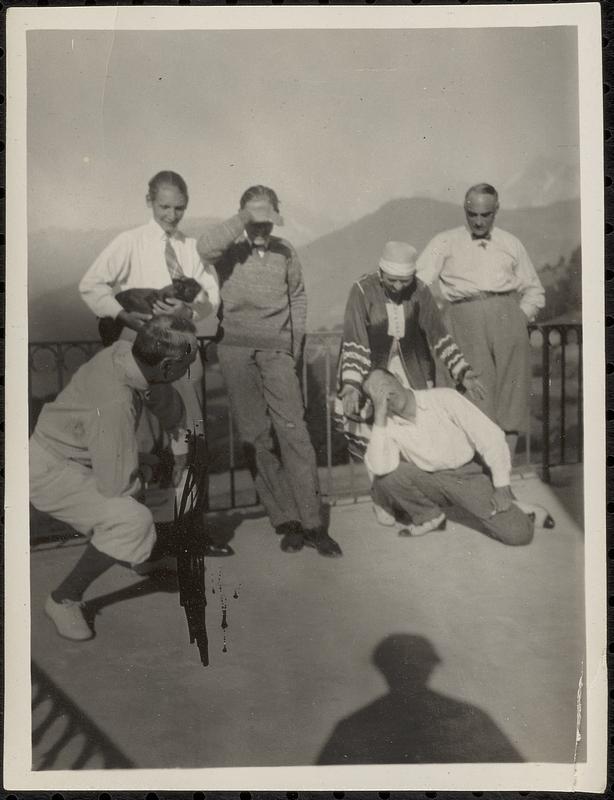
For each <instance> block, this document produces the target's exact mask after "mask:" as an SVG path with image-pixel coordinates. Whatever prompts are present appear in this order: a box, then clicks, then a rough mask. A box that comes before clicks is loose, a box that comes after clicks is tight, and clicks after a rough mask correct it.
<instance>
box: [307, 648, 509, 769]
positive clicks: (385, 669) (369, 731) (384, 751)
mask: <svg viewBox="0 0 614 800" xmlns="http://www.w3.org/2000/svg"><path fill="white" fill-rule="evenodd" d="M439 662H440V659H439V657H438V655H437V653H436V652H435V650H434V648H433V646H432V645H431V643H430V642H429V641H428V640H427V639H425V638H423V637H422V636H413V635H409V634H393V635H391V636H388V637H386V639H384V640H383V641H382V642H380V644H379V645H378V646H377V647H376V648H375V651H374V653H373V663H374V664H375V666H376V667H377V668H378V669H379V670H380V672H381V673H382V674H383V676H384V678H385V679H386V682H387V683H388V687H389V692H388V694H386V695H384V696H383V697H380V698H378V699H377V700H375V701H374V702H373V703H370V704H369V705H368V706H365V707H364V708H361V709H359V710H358V711H356V712H354V713H353V714H351V715H350V716H349V717H346V718H345V719H343V720H341V721H340V722H339V723H338V724H337V725H336V726H335V728H334V729H333V732H332V734H331V736H330V738H329V740H328V741H327V743H326V744H325V746H324V748H323V749H322V751H321V753H320V755H319V757H318V759H317V761H316V763H317V764H454V763H481V762H491V763H505V762H520V761H523V760H524V759H523V758H522V756H521V755H520V753H518V751H517V750H516V749H515V748H514V746H513V745H512V743H511V742H510V741H509V740H508V739H507V737H506V736H505V734H504V733H503V732H502V731H501V730H500V729H499V728H498V727H497V725H496V724H495V723H494V722H493V720H492V719H491V718H490V717H489V716H488V714H486V713H485V712H484V711H481V710H480V709H479V708H477V707H476V706H472V705H470V704H468V703H463V702H461V701H459V700H455V699H453V698H452V697H447V696H446V695H443V694H440V693H439V692H434V691H432V690H431V689H429V688H428V687H427V683H428V681H429V678H430V676H431V673H432V672H433V669H434V668H435V666H436V665H437V664H438V663H439Z"/></svg>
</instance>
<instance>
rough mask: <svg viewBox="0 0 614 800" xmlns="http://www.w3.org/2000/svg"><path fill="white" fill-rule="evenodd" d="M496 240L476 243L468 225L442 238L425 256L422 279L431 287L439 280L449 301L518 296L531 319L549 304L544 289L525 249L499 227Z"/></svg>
mask: <svg viewBox="0 0 614 800" xmlns="http://www.w3.org/2000/svg"><path fill="white" fill-rule="evenodd" d="M490 236H491V238H490V239H472V238H471V233H470V231H469V230H468V229H467V227H465V226H464V225H461V227H459V228H454V229H453V230H450V231H444V232H443V233H439V234H437V236H435V237H434V238H433V239H431V241H430V242H429V244H428V245H427V246H426V247H425V249H424V251H423V252H422V253H421V255H420V257H419V259H418V262H417V270H418V277H419V278H420V279H421V280H422V281H423V282H424V283H426V284H427V285H430V284H432V283H433V282H434V281H436V280H437V279H438V278H439V288H440V289H441V293H442V295H443V296H444V297H445V299H446V300H449V301H451V302H454V301H455V300H460V299H462V298H464V297H471V295H474V294H477V293H478V292H480V291H482V292H518V294H519V295H520V308H521V309H522V310H523V312H524V313H525V315H526V316H527V318H528V319H529V320H533V319H535V315H536V314H537V312H538V311H539V309H540V308H543V307H544V305H545V302H546V300H545V294H544V287H543V286H542V284H541V282H540V280H539V278H538V276H537V272H536V271H535V267H534V266H533V264H532V263H531V259H530V258H529V256H528V254H527V251H526V250H525V248H524V246H523V245H522V243H521V242H520V240H519V239H517V238H516V237H515V236H513V235H512V234H511V233H507V232H506V231H502V230H501V229H500V228H493V229H492V230H491V233H490Z"/></svg>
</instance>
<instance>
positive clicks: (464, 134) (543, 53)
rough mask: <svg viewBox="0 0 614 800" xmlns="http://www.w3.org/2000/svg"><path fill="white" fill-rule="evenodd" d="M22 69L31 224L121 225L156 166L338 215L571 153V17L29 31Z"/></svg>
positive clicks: (215, 201) (212, 197)
mask: <svg viewBox="0 0 614 800" xmlns="http://www.w3.org/2000/svg"><path fill="white" fill-rule="evenodd" d="M28 68H29V71H28V87H29V111H28V131H29V214H30V224H31V230H36V229H38V228H43V227H48V226H61V227H70V228H103V227H108V226H116V225H117V226H122V225H125V226H130V225H134V224H138V223H139V222H140V221H144V220H145V219H146V218H147V216H148V214H147V212H146V210H145V208H144V194H145V190H146V184H147V181H148V179H149V178H150V177H151V176H152V175H153V174H154V173H155V172H156V171H158V170H159V169H175V170H177V171H178V172H180V173H182V174H183V175H184V177H185V178H186V180H187V181H188V185H189V188H190V209H189V214H191V215H196V214H198V215H201V214H202V215H207V216H226V215H229V214H231V213H233V212H234V210H235V208H236V206H237V201H238V197H239V196H240V194H241V192H242V190H243V189H244V188H246V187H247V186H249V185H250V184H252V183H256V182H264V183H267V184H269V185H271V186H273V187H274V188H276V189H277V191H278V193H279V195H280V197H281V198H282V202H283V201H284V200H285V201H286V202H287V204H288V206H291V207H292V210H293V213H294V214H298V215H299V216H300V215H301V213H305V214H307V210H308V213H309V214H312V215H314V216H315V217H321V218H322V219H326V220H330V221H331V222H335V223H339V222H347V221H350V220H353V219H356V218H357V217H359V216H361V215H363V214H365V213H368V212H370V211H374V210H376V209H377V208H378V207H379V206H380V205H381V204H382V203H383V202H385V201H386V200H389V199H391V198H392V197H399V196H412V195H416V194H428V195H430V196H436V197H439V198H441V199H444V198H446V197H447V198H448V199H452V200H454V201H457V200H458V199H459V195H458V192H459V186H465V185H467V184H469V183H471V182H474V181H476V180H489V181H491V182H494V183H496V184H499V185H501V184H504V183H505V182H506V181H508V180H510V179H511V177H512V176H513V175H514V174H515V173H517V172H518V171H520V170H522V169H525V168H526V167H527V165H528V164H530V163H531V161H532V160H533V159H534V158H536V157H548V158H553V159H555V160H557V161H562V162H565V163H572V164H573V163H577V161H578V157H579V156H578V149H577V145H578V132H577V128H578V100H577V51H576V34H575V28H516V29H514V28H504V29H495V28H493V29H478V30H451V29H448V30H388V31H385V30H381V31H360V30H355V31H342V30H340V31H308V30H307V31H282V30H278V31H206V32H205V31H187V32H120V33H113V32H102V31H92V32H83V31H75V32H70V31H67V32H64V31H61V32H55V31H34V32H30V33H29V34H28ZM302 209H303V210H304V212H303V211H302Z"/></svg>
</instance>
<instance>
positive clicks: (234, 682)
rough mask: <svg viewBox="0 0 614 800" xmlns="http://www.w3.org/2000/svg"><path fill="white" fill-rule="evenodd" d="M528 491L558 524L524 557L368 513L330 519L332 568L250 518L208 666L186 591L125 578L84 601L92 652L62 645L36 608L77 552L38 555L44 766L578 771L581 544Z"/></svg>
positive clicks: (230, 561)
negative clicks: (507, 764)
mask: <svg viewBox="0 0 614 800" xmlns="http://www.w3.org/2000/svg"><path fill="white" fill-rule="evenodd" d="M515 490H516V493H517V495H518V496H519V498H520V499H524V500H532V501H535V502H539V503H541V504H542V505H545V506H547V507H548V508H549V509H550V510H551V512H552V513H553V515H554V517H555V518H556V521H557V527H556V529H555V530H538V531H537V533H536V537H535V540H534V542H533V543H532V544H531V545H530V546H529V547H526V548H519V549H512V548H506V547H504V546H502V545H500V544H498V543H497V542H495V541H492V540H490V539H489V538H487V537H486V536H485V535H483V534H481V533H479V532H477V531H475V530H472V529H470V528H469V527H467V526H465V525H464V524H460V523H449V524H448V528H447V530H445V531H442V532H436V533H432V534H430V535H428V536H426V537H424V538H421V539H409V538H400V537H398V536H397V534H396V531H395V530H394V529H389V528H382V527H379V526H378V525H377V524H376V522H375V520H374V517H373V514H372V512H371V507H370V504H368V503H358V504H355V505H349V506H344V507H336V508H333V509H332V515H331V533H332V534H333V535H334V536H335V538H337V539H338V541H339V542H340V544H341V545H342V547H343V550H344V553H345V555H344V558H342V559H339V560H327V559H324V558H322V557H320V556H318V555H317V554H316V553H315V551H313V550H305V551H303V552H301V553H299V554H293V555H287V554H284V553H282V552H281V551H280V549H279V546H278V540H277V538H276V536H275V534H274V533H273V531H272V530H271V528H270V527H269V525H268V522H267V521H266V519H264V518H262V517H259V518H253V517H252V518H249V517H246V518H240V519H241V520H242V521H241V522H240V524H238V527H237V528H236V532H235V536H234V539H233V546H234V548H235V550H236V556H235V557H233V558H227V559H210V560H209V561H208V564H207V568H208V589H209V598H208V599H209V606H208V609H207V620H208V628H209V637H210V660H211V664H210V666H209V667H207V668H204V667H202V666H201V664H200V661H199V657H198V652H197V650H196V648H195V646H194V645H190V644H189V643H188V637H187V627H186V623H185V618H184V614H183V610H182V609H181V608H180V607H179V603H178V598H177V594H176V587H175V585H174V583H173V580H172V579H171V580H170V581H167V582H166V583H164V582H157V581H154V580H152V579H141V578H137V577H135V576H134V575H133V574H132V573H131V572H129V571H128V570H125V569H122V568H120V567H115V568H113V569H112V570H110V571H109V572H108V573H107V574H106V575H104V576H103V577H102V578H101V579H100V580H99V581H98V582H97V584H96V585H95V586H94V587H93V588H92V590H91V593H90V595H89V596H88V598H87V599H88V601H90V610H92V611H93V610H95V611H97V613H96V616H95V623H94V624H95V630H96V634H97V635H96V638H95V639H94V640H92V641H90V642H87V643H83V644H76V643H72V642H69V641H66V640H63V639H60V638H59V637H58V636H57V635H56V633H55V629H54V628H53V626H52V624H51V623H50V622H49V621H48V620H47V618H46V617H45V616H44V614H43V611H42V605H43V603H44V599H45V596H46V595H47V593H48V592H49V590H50V589H51V588H53V587H54V586H55V585H56V584H57V583H58V581H59V580H60V578H61V577H63V575H64V574H65V573H66V571H67V570H68V569H69V567H70V566H71V565H72V563H74V561H75V560H76V559H77V558H78V557H79V555H80V554H81V547H80V546H69V547H65V548H63V549H41V550H35V551H33V553H32V630H33V637H32V658H33V662H34V663H35V665H36V673H35V675H34V683H35V685H36V686H37V687H38V689H39V692H38V695H37V697H36V698H35V704H36V707H35V709H34V712H33V726H34V728H35V730H36V741H35V746H34V748H33V760H34V764H33V766H34V767H35V768H51V769H61V768H74V767H100V766H107V767H130V766H134V767H139V768H157V767H207V766H273V765H309V764H314V763H317V762H318V761H320V762H321V763H324V762H330V761H337V762H338V763H352V762H362V763H367V762H369V761H371V762H393V761H405V762H414V763H416V762H435V763H438V762H439V763H442V762H450V761H487V760H491V761H513V760H525V761H531V762H570V761H572V760H573V754H574V747H575V726H576V694H577V689H578V681H579V677H580V672H581V664H582V659H583V642H584V628H583V537H582V534H581V531H580V529H579V527H578V525H577V524H576V523H575V522H574V520H573V518H572V516H571V515H570V514H569V513H568V512H567V511H566V510H565V508H564V506H563V505H561V503H560V502H559V501H558V500H557V498H556V496H555V495H554V494H553V493H552V492H551V490H550V489H548V488H547V487H545V486H544V485H543V484H541V482H540V481H539V480H538V479H537V478H527V479H524V480H520V481H519V482H518V483H517V484H516V486H515ZM235 522H239V518H236V519H235ZM213 589H215V594H214V593H213ZM235 593H236V594H238V597H237V598H235V597H234V596H233V595H234V594H235ZM223 605H226V606H227V620H228V628H227V629H226V630H225V631H224V630H223V629H222V627H221V623H222V606H223ZM224 634H225V638H226V645H227V648H226V649H227V652H223V646H224ZM382 643H384V644H383V646H382V647H381V648H380V651H379V668H377V667H376V666H375V665H374V664H373V663H372V656H373V653H374V650H375V649H376V648H377V647H378V645H380V644H382ZM437 659H438V661H437V663H435V662H436V660H437ZM382 671H383V672H386V673H387V674H388V677H389V680H390V682H391V684H392V686H393V691H391V692H390V693H388V690H387V686H386V682H385V680H384V677H383V675H382ZM357 712H360V713H357ZM45 720H46V723H45V722H44V721H45ZM341 720H345V722H344V723H343V724H341V725H340V724H339V723H340V721H341ZM71 725H72V727H71ZM63 735H64V736H63ZM62 736H63V738H62ZM88 744H89V746H90V747H89V749H88V748H87V745H88ZM580 756H581V753H580Z"/></svg>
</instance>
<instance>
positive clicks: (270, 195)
mask: <svg viewBox="0 0 614 800" xmlns="http://www.w3.org/2000/svg"><path fill="white" fill-rule="evenodd" d="M259 197H266V198H267V200H268V201H269V202H270V204H271V205H272V206H273V208H274V209H275V211H277V213H279V197H277V195H276V193H275V192H274V191H273V189H269V187H268V186H261V185H258V186H250V187H249V189H246V190H245V191H244V192H243V194H242V195H241V200H240V202H239V206H240V207H241V208H245V206H246V205H247V203H249V201H250V200H256V199H257V198H259Z"/></svg>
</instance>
